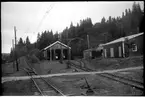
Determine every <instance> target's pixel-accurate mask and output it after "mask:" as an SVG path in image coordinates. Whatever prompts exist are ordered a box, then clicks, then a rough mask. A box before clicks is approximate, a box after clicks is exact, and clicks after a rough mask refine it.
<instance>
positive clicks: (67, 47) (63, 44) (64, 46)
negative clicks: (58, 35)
mask: <svg viewBox="0 0 145 97" xmlns="http://www.w3.org/2000/svg"><path fill="white" fill-rule="evenodd" d="M57 43H59V44H61V45H63V46H64V47H67V48H69V49H71V48H70V47H69V46H67V45H65V44H63V43H61V42H59V41H56V42H54V43H52V44H50V45H49V46H47V47H45V48H44V49H43V50H46V49H48V48H50V47H52V46H53V45H55V44H57Z"/></svg>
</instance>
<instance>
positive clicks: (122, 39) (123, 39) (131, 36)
mask: <svg viewBox="0 0 145 97" xmlns="http://www.w3.org/2000/svg"><path fill="white" fill-rule="evenodd" d="M143 34H144V33H143V32H142V33H138V34H133V35H129V36H126V37H121V38H119V39H116V40H114V41H111V42H108V43H105V44H102V45H101V46H105V45H109V44H113V43H118V42H123V41H125V38H128V39H132V38H135V37H137V36H140V35H143Z"/></svg>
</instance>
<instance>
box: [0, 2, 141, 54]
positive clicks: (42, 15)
mask: <svg viewBox="0 0 145 97" xmlns="http://www.w3.org/2000/svg"><path fill="white" fill-rule="evenodd" d="M140 3H141V4H142V5H141V7H142V8H143V3H142V2H140ZM132 4H133V2H127V1H126V2H125V1H123V2H2V3H1V33H2V34H1V35H2V53H10V49H11V47H12V39H14V26H16V29H17V40H19V38H20V37H22V38H23V40H25V39H26V36H29V39H30V41H31V43H33V42H35V41H36V37H37V33H38V32H42V31H44V30H52V31H53V32H54V33H56V31H58V32H62V31H63V29H65V28H66V27H69V26H70V23H71V22H72V23H73V24H74V25H76V24H77V23H79V22H80V20H82V19H86V18H87V17H90V18H91V19H92V23H93V24H94V23H96V22H100V21H101V19H102V17H103V16H104V17H105V18H106V19H108V17H109V16H112V17H117V16H122V12H124V11H125V9H128V8H130V9H132Z"/></svg>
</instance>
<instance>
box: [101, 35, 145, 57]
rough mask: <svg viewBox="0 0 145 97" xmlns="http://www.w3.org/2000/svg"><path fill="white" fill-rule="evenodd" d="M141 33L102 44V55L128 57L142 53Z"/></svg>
mask: <svg viewBox="0 0 145 97" xmlns="http://www.w3.org/2000/svg"><path fill="white" fill-rule="evenodd" d="M143 34H144V33H138V34H134V35H130V36H126V37H122V38H119V39H116V40H114V41H111V42H108V43H105V44H103V45H102V46H103V56H104V57H105V58H108V57H115V58H117V57H118V58H119V57H129V56H135V55H136V56H137V55H142V54H143Z"/></svg>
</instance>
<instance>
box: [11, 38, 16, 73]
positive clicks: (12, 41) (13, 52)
mask: <svg viewBox="0 0 145 97" xmlns="http://www.w3.org/2000/svg"><path fill="white" fill-rule="evenodd" d="M13 51H14V39H12V55H14V52H13ZM13 70H14V71H15V62H13Z"/></svg>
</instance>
